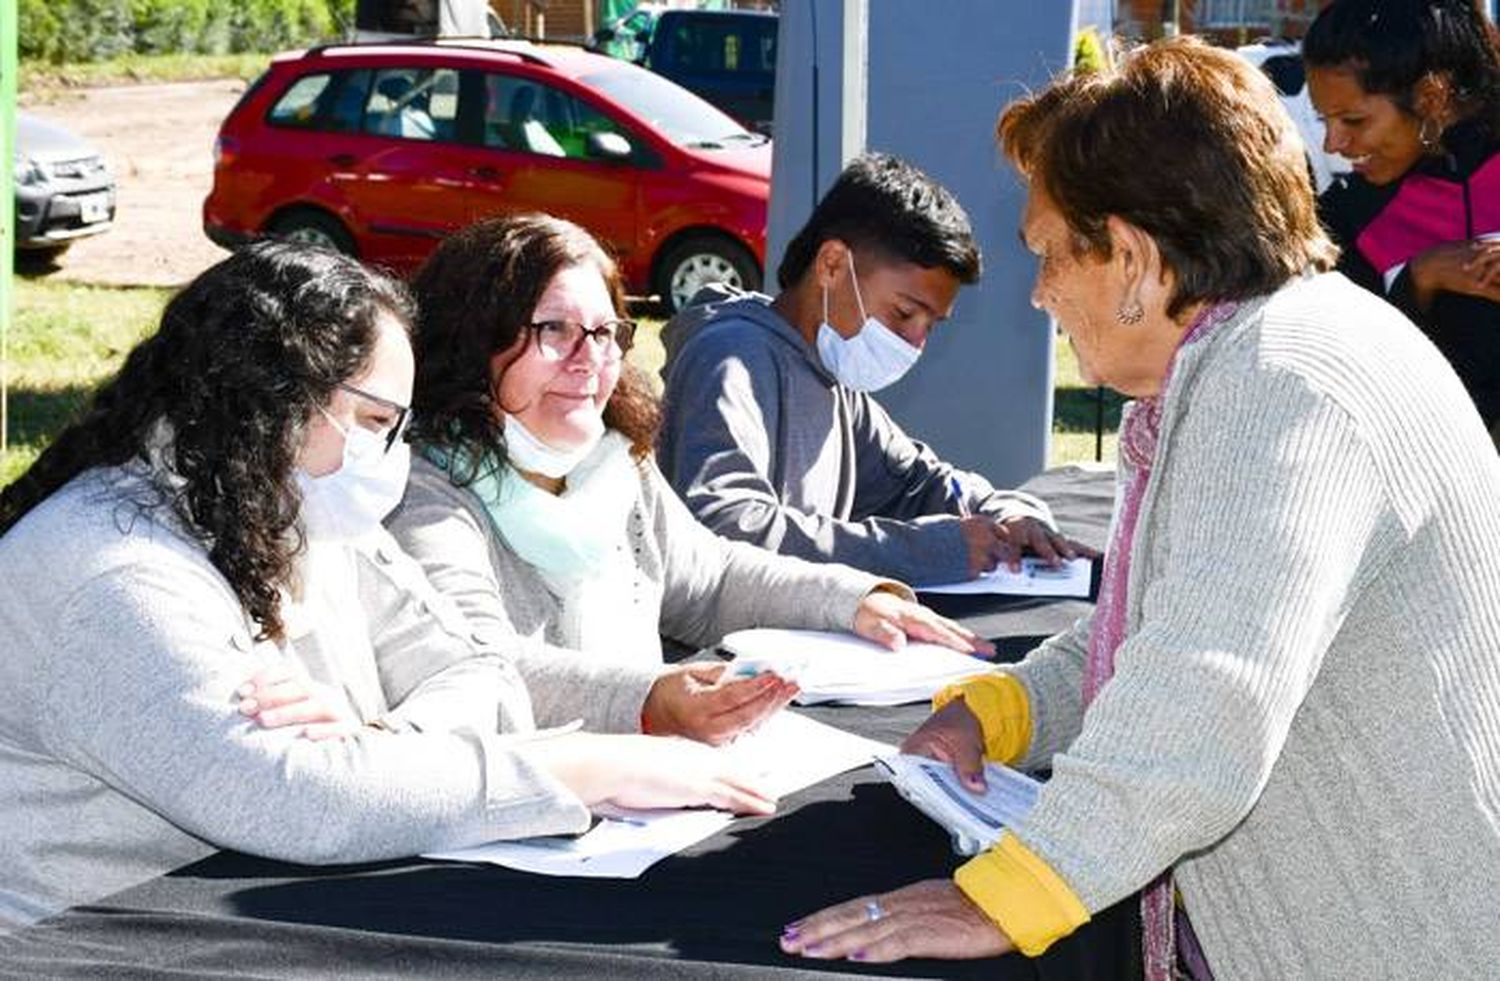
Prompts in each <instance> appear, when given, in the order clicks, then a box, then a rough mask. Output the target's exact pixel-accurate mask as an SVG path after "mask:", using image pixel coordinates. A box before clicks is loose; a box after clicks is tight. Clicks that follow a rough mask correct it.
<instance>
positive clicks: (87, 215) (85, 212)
mask: <svg viewBox="0 0 1500 981" xmlns="http://www.w3.org/2000/svg"><path fill="white" fill-rule="evenodd" d="M78 217H79V218H81V219H82V220H83V223H84V224H85V225H92V224H94V223H95V222H101V221H108V220H109V194H108V193H100V194H85V195H83V196H82V197H80V198H79V199H78Z"/></svg>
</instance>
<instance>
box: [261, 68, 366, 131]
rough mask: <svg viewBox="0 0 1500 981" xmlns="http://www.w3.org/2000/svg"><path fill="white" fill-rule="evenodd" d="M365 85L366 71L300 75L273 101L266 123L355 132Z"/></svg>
mask: <svg viewBox="0 0 1500 981" xmlns="http://www.w3.org/2000/svg"><path fill="white" fill-rule="evenodd" d="M369 85H370V73H369V72H368V71H350V72H332V73H328V72H320V73H318V74H316V75H304V76H303V77H302V78H299V79H297V80H296V81H295V82H293V83H292V84H291V86H290V87H289V88H288V89H287V90H286V92H285V93H284V94H283V95H282V97H281V98H280V99H278V100H276V104H275V105H274V106H272V107H271V112H270V116H269V119H270V122H271V123H272V124H274V125H277V126H293V127H296V128H298V129H315V130H325V131H328V132H334V133H351V132H357V131H358V130H359V125H360V118H361V116H362V114H363V112H364V105H365V91H366V90H367V89H368V88H369Z"/></svg>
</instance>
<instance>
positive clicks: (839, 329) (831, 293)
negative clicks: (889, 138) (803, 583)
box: [657, 154, 1074, 583]
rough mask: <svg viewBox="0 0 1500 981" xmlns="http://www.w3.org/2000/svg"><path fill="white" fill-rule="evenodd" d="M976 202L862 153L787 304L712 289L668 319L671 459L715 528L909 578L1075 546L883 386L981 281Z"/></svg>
mask: <svg viewBox="0 0 1500 981" xmlns="http://www.w3.org/2000/svg"><path fill="white" fill-rule="evenodd" d="M979 267H980V259H979V248H978V246H977V244H976V243H975V241H974V236H973V233H972V231H971V229H970V227H969V219H968V216H967V215H966V214H964V211H963V208H962V207H961V206H960V205H959V203H958V202H957V201H956V200H955V199H954V197H953V195H952V194H950V193H949V192H948V191H947V190H946V189H945V188H944V187H942V186H941V185H940V184H938V183H937V182H935V181H933V180H932V179H931V178H930V177H928V176H927V175H926V174H924V173H922V172H921V171H920V170H918V169H917V168H915V167H913V166H911V165H910V164H908V163H906V162H904V161H902V160H899V159H897V158H895V157H890V156H886V155H883V154H867V155H865V156H862V157H859V158H857V159H856V160H854V161H853V162H852V163H850V164H849V166H848V167H847V168H846V169H845V170H844V172H843V173H842V174H841V175H840V176H839V179H838V180H837V181H836V182H835V183H834V185H833V187H832V188H830V189H829V191H828V193H827V195H825V196H824V198H823V200H822V201H820V202H819V203H818V206H817V208H816V209H814V211H813V214H812V217H811V218H810V219H809V220H808V223H807V224H806V225H805V226H803V228H802V230H801V231H800V232H798V234H797V236H796V237H795V238H794V239H793V240H792V242H791V244H790V245H788V246H787V250H786V255H785V257H784V258H783V259H782V263H781V267H780V269H779V270H778V271H777V278H778V280H779V282H780V284H781V287H782V292H781V293H780V294H779V295H778V296H776V297H775V298H774V299H773V298H771V297H768V296H764V295H761V294H756V293H741V292H738V291H734V290H732V289H730V288H728V287H710V288H709V289H706V290H704V291H703V292H702V293H700V294H699V296H698V297H697V298H696V301H695V303H694V305H692V306H689V307H687V308H686V309H684V310H683V311H682V312H681V313H679V314H678V315H677V316H676V317H675V318H673V320H672V321H671V322H670V323H668V324H667V327H666V329H665V331H664V333H663V338H662V340H663V343H664V344H665V345H666V349H667V362H666V365H665V366H664V367H663V369H662V377H663V379H664V380H665V382H666V392H665V396H664V400H663V401H664V405H663V419H662V427H661V434H660V437H659V439H658V443H657V461H658V463H659V464H660V466H661V469H662V471H663V472H664V473H665V474H666V477H667V479H668V480H669V481H670V482H671V484H672V486H673V487H674V488H675V489H676V490H677V492H678V494H680V495H681V496H682V498H683V500H684V501H686V502H687V505H688V508H689V509H690V510H691V511H692V512H693V514H694V515H695V516H696V517H697V518H698V520H699V521H701V522H703V523H704V524H705V525H707V526H708V527H709V528H711V529H713V530H714V531H715V532H717V533H719V534H721V535H724V536H726V537H729V538H736V539H740V540H743V541H749V542H753V543H755V544H757V545H761V546H763V547H765V548H768V549H771V550H773V551H777V552H781V553H783V554H787V555H795V556H798V557H801V558H805V559H812V560H817V561H828V562H843V563H845V564H847V565H852V566H855V567H857V568H861V569H865V570H868V571H870V572H873V573H875V574H877V575H883V576H891V577H894V578H897V579H902V580H904V581H907V582H916V583H937V582H955V581H958V580H962V579H966V578H970V577H972V576H975V575H977V574H979V573H980V572H982V571H985V570H988V569H992V568H994V567H995V566H996V565H997V564H999V563H1001V562H1006V563H1012V564H1013V563H1015V562H1016V561H1018V560H1019V557H1020V554H1021V550H1022V549H1023V548H1026V549H1030V550H1033V551H1035V552H1037V553H1038V554H1039V555H1041V556H1043V557H1044V558H1049V559H1051V558H1054V557H1055V556H1059V555H1061V556H1065V557H1071V556H1072V555H1073V554H1074V546H1073V545H1072V544H1071V543H1070V542H1068V541H1067V540H1066V539H1065V538H1063V537H1061V536H1060V535H1058V534H1057V532H1056V529H1055V528H1054V527H1053V525H1052V519H1051V515H1050V513H1049V512H1048V510H1047V507H1046V505H1045V504H1043V503H1042V502H1041V501H1038V500H1037V499H1035V498H1033V497H1031V496H1029V495H1026V494H1022V493H1020V492H1017V491H998V490H996V489H995V488H993V487H992V486H990V484H989V483H988V482H987V481H986V480H985V479H984V478H983V477H981V476H979V475H978V474H974V473H969V472H966V471H962V470H958V469H956V468H955V467H953V466H952V465H951V464H948V463H946V462H944V461H942V460H939V459H938V458H937V456H936V455H935V454H934V453H933V452H932V450H931V449H929V448H928V447H926V446H925V445H923V444H922V443H919V442H917V441H915V440H913V439H911V438H910V437H909V436H907V434H906V433H905V432H903V431H902V429H901V427H900V426H898V425H897V424H896V423H895V421H894V420H892V419H891V417H890V416H888V415H887V414H886V412H885V410H884V409H882V408H881V407H880V404H879V403H878V402H876V401H875V399H874V397H873V395H872V393H873V392H875V391H878V390H879V389H882V388H884V387H886V386H887V385H890V384H892V383H893V382H895V381H896V380H897V379H898V378H900V377H901V376H902V375H904V374H905V373H906V371H907V370H908V369H910V368H911V366H912V365H913V364H915V363H916V361H917V358H918V357H919V356H920V355H921V353H922V346H923V344H925V343H926V340H927V337H928V335H929V334H930V333H931V331H932V330H933V328H934V327H936V325H937V324H938V323H939V322H940V321H942V320H943V319H945V318H946V317H947V316H948V314H949V312H950V311H951V310H952V307H953V301H954V298H955V297H956V296H957V294H958V289H959V287H960V286H961V285H963V284H967V283H973V282H974V281H976V280H977V279H978V278H979Z"/></svg>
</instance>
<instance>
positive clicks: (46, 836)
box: [0, 468, 589, 932]
mask: <svg viewBox="0 0 1500 981" xmlns="http://www.w3.org/2000/svg"><path fill="white" fill-rule="evenodd" d="M154 494H155V492H154V490H153V485H152V484H151V483H150V482H149V481H148V480H147V479H146V478H144V477H143V476H141V475H139V474H137V473H134V472H131V471H130V470H126V469H120V468H115V469H108V470H92V471H88V472H86V473H84V474H82V475H80V476H79V477H77V478H75V479H74V480H73V481H72V482H70V483H69V484H68V485H67V486H66V487H64V488H62V489H61V490H59V491H58V492H57V493H55V494H53V495H52V496H51V497H50V498H48V499H47V500H46V501H44V502H43V503H42V504H40V505H39V506H37V507H36V508H35V509H33V510H32V511H31V512H30V513H28V514H27V515H26V516H25V517H24V518H22V520H21V521H20V522H18V523H17V524H16V525H15V526H14V527H12V528H11V529H10V531H9V532H7V533H6V534H5V535H4V537H3V538H0V636H4V637H5V643H6V647H5V656H4V657H3V658H0V932H3V931H4V930H5V929H6V928H9V927H14V926H16V925H18V924H23V923H27V922H30V921H32V920H35V919H37V918H40V917H43V916H46V915H48V914H50V913H53V912H56V911H58V910H61V909H62V908H64V907H67V906H71V905H75V904H78V903H82V902H86V901H89V900H92V899H95V898H97V897H100V896H103V895H106V894H108V893H111V892H114V891H117V890H119V889H122V888H124V887H126V886H129V885H132V884H134V883H136V882H139V881H142V880H144V879H148V878H151V877H153V876H156V875H159V874H161V873H163V872H166V871H168V870H170V869H173V868H176V867H177V866H180V865H183V864H186V863H188V862H193V861H196V860H198V859H200V858H203V857H205V856H207V855H208V854H210V853H211V852H212V851H213V850H214V849H216V848H221V847H222V848H233V849H237V850H240V851H245V852H249V853H252V854H256V855H265V856H269V857H271V858H277V859H284V860H288V861H294V862H303V863H342V862H361V861H372V860H378V859H388V858H396V857H400V856H406V855H414V854H418V853H421V852H425V851H432V850H438V849H447V848H454V847H460V846H465V845H471V844H477V843H480V842H483V841H487V840H492V839H496V838H510V837H522V836H530V835H538V834H554V833H562V832H571V831H578V830H581V829H583V828H586V827H587V825H588V821H589V816H588V812H587V811H586V810H585V808H584V807H583V805H582V804H581V803H580V802H579V801H578V800H577V798H575V797H574V796H573V795H572V794H570V793H569V792H568V791H567V790H566V788H564V787H563V786H562V785H561V784H560V783H558V782H557V781H556V780H555V779H553V778H552V777H551V776H550V775H548V774H547V773H546V772H545V771H543V770H541V769H540V768H538V767H537V766H535V765H534V764H533V763H532V762H530V761H528V758H527V753H526V749H525V740H526V739H527V738H533V737H530V736H525V735H509V736H503V735H499V734H497V732H496V728H497V725H500V724H510V725H514V726H517V727H526V728H529V727H530V724H531V720H530V710H529V706H528V704H527V702H526V698H525V691H524V688H523V687H522V686H521V684H520V681H519V679H518V677H517V675H516V673H515V671H514V669H513V668H511V666H510V665H509V664H508V663H506V662H505V661H504V660H503V659H502V658H501V657H499V656H497V655H494V654H485V653H483V652H482V651H481V650H480V649H478V648H477V647H476V646H475V645H474V644H473V643H472V642H471V639H470V636H469V632H468V630H467V628H466V627H465V625H464V622H463V620H462V618H461V617H460V616H459V615H458V614H457V613H456V612H455V611H453V610H452V609H451V607H448V606H447V603H446V601H445V600H444V599H443V597H441V596H439V595H437V594H436V593H435V592H433V590H432V589H431V587H430V586H428V585H426V583H425V581H424V580H423V578H422V575H421V572H420V570H418V569H417V568H416V567H415V566H414V565H413V564H412V563H411V561H410V559H409V558H406V557H405V556H403V555H401V553H400V551H399V549H397V548H396V547H395V544H394V542H392V541H391V540H390V538H389V536H388V535H386V534H385V533H384V532H380V531H377V532H375V533H374V534H372V535H371V536H370V539H369V540H368V541H365V542H362V543H361V545H360V546H359V547H358V548H357V549H353V552H354V554H353V555H351V556H349V557H348V558H349V563H348V566H347V567H349V568H353V569H357V570H358V572H357V575H358V583H357V586H356V588H357V595H358V597H359V603H358V605H357V606H356V607H355V608H352V609H344V610H340V611H338V613H339V615H340V616H341V618H342V619H343V621H344V625H345V626H347V625H348V623H350V622H352V623H353V624H355V625H359V624H361V623H362V624H363V625H364V627H365V630H366V632H367V634H368V637H369V640H370V642H371V645H372V647H373V654H374V658H373V663H366V664H363V665H361V664H349V663H345V664H343V667H342V668H335V667H334V666H335V665H338V664H340V662H341V657H340V654H339V652H336V651H332V650H327V649H323V648H327V647H328V645H327V644H323V645H320V644H318V643H317V637H316V634H317V631H318V626H319V625H318V624H316V623H314V624H311V625H309V626H310V629H311V631H312V633H311V634H309V635H306V636H304V637H302V638H300V639H293V640H292V641H290V642H289V643H288V644H287V645H285V646H284V647H282V648H278V646H277V645H275V644H272V643H270V642H260V643H256V642H254V641H253V640H252V637H253V636H254V633H255V631H254V628H253V625H252V624H251V623H249V622H247V617H246V615H245V613H244V611H243V608H242V607H241V606H240V604H239V602H238V600H237V599H236V598H235V595H234V593H233V591H232V590H231V589H230V587H229V585H228V583H227V582H226V581H225V580H224V578H223V577H222V576H221V575H219V573H218V571H217V570H215V569H214V567H213V566H212V565H211V564H210V563H209V561H208V557H207V555H206V553H205V552H204V550H203V548H202V547H201V546H200V545H199V544H198V543H197V542H196V541H194V540H193V539H191V538H189V537H188V536H186V535H185V534H183V533H182V532H181V531H180V530H179V526H178V525H177V523H176V522H175V520H173V518H172V516H171V514H170V512H169V511H167V510H166V509H165V508H155V509H151V510H145V511H142V510H140V509H139V508H138V506H137V504H136V503H135V502H138V501H145V500H151V499H152V498H153V497H154ZM283 656H295V657H299V658H301V659H302V660H303V661H304V662H305V663H306V664H307V667H308V669H309V672H310V673H311V674H312V675H313V676H314V677H315V678H318V680H321V681H324V682H328V683H332V684H336V685H340V686H342V687H343V688H344V690H345V691H346V692H347V693H348V695H349V699H350V704H351V705H352V706H353V707H354V708H355V710H356V711H357V712H359V713H360V714H361V716H362V717H363V718H364V719H365V720H366V721H369V720H370V719H371V718H373V717H381V718H383V720H384V721H386V722H388V723H389V724H391V725H393V726H394V727H396V728H399V729H403V730H406V731H401V732H398V733H394V734H393V733H390V732H380V731H376V730H373V729H371V730H367V731H364V732H361V733H360V734H359V735H357V736H355V737H353V738H350V739H347V740H331V741H326V742H311V741H309V740H306V739H301V738H298V737H297V736H296V735H295V733H294V731H292V730H285V729H282V730H267V729H263V728H261V727H260V725H259V724H258V723H256V722H255V721H253V720H251V719H247V718H245V717H244V716H242V715H240V714H239V712H238V711H237V710H236V707H237V701H238V700H237V698H236V697H235V694H234V693H235V689H236V688H237V687H239V686H240V685H241V684H242V683H244V682H245V681H246V680H247V679H248V678H249V677H250V676H251V675H252V674H254V673H255V672H256V671H258V670H259V669H261V668H263V667H265V666H266V665H267V664H268V663H270V662H271V661H273V660H274V659H277V658H279V657H283ZM342 660H345V661H347V660H348V659H347V658H345V659H342ZM335 670H337V671H338V673H330V672H331V671H335ZM497 706H499V707H500V711H499V713H498V715H497ZM414 727H422V728H426V729H427V730H428V731H426V732H418V731H415V729H414Z"/></svg>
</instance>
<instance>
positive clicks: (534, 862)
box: [426, 712, 895, 879]
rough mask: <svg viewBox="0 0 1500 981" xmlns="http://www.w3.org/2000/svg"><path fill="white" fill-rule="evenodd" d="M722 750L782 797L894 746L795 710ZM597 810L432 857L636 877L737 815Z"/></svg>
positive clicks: (549, 871) (528, 869) (530, 869)
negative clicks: (552, 829)
mask: <svg viewBox="0 0 1500 981" xmlns="http://www.w3.org/2000/svg"><path fill="white" fill-rule="evenodd" d="M719 751H720V752H722V753H725V754H726V755H729V756H731V757H733V758H734V759H735V761H736V762H737V763H739V765H740V766H741V767H742V768H743V770H744V771H745V772H746V773H747V774H753V775H754V776H757V777H759V778H760V779H761V783H762V785H763V786H765V787H766V789H767V790H768V791H769V792H770V793H772V794H773V795H775V796H777V797H781V796H785V795H786V794H789V793H792V792H793V791H797V790H801V789H802V788H803V787H810V786H812V785H813V784H815V783H818V782H819V781H821V780H826V779H828V778H829V777H831V776H834V775H835V774H839V773H843V772H844V771H845V770H852V769H855V768H856V767H860V766H864V765H865V764H867V763H869V762H871V761H872V760H874V759H875V758H876V757H877V756H888V755H890V754H891V753H894V752H895V747H894V746H891V745H889V744H887V743H882V742H877V741H876V740H873V739H866V738H864V737H863V736H855V735H853V734H851V733H847V732H844V731H843V730H841V729H836V728H834V727H833V726H829V725H824V724H823V723H821V722H817V721H814V720H813V719H809V718H807V717H805V716H801V715H797V714H796V713H793V712H779V713H777V714H776V715H775V716H773V717H772V718H771V719H769V720H767V722H766V723H765V724H764V725H762V726H761V727H760V728H759V729H757V730H755V731H754V732H751V733H748V734H746V735H744V736H741V737H740V738H739V739H736V740H735V741H734V742H732V743H729V744H728V745H726V746H722V747H720V749H719ZM596 816H597V817H598V818H599V819H600V820H599V822H598V823H597V824H595V825H594V827H593V828H591V829H590V830H589V831H588V833H586V834H583V835H578V836H576V837H572V836H568V837H563V836H559V837H551V838H530V839H527V840H525V841H496V842H490V843H489V844H485V845H476V846H474V847H472V848H462V849H458V850H456V851H448V852H437V853H433V854H430V855H427V856H426V857H427V858H436V859H447V860H451V861H456V862H489V863H492V864H494V865H503V866H505V867H506V868H510V869H516V870H518V871H521V872H535V873H538V874H540V875H568V876H579V877H586V878H613V879H634V878H636V877H637V876H639V875H640V874H641V873H643V872H645V871H646V870H647V869H648V868H650V867H651V866H652V865H654V864H656V863H657V862H659V861H661V860H662V859H664V858H666V857H667V856H668V855H674V854H676V853H677V852H680V851H682V850H683V849H684V848H687V847H688V846H689V845H693V844H695V843H697V842H699V841H702V840H703V839H704V838H707V837H708V836H709V835H712V834H713V833H714V832H716V831H718V830H720V829H721V828H724V827H725V826H727V825H729V824H730V823H731V822H732V821H733V820H734V816H733V815H732V814H727V813H725V812H724V811H712V810H649V811H648V810H629V809H625V808H598V809H597V810H596Z"/></svg>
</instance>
